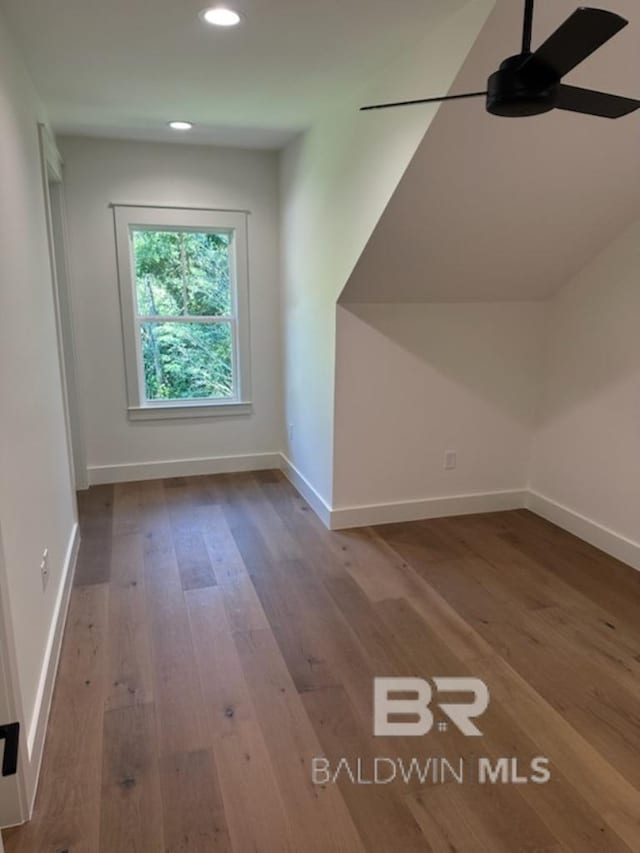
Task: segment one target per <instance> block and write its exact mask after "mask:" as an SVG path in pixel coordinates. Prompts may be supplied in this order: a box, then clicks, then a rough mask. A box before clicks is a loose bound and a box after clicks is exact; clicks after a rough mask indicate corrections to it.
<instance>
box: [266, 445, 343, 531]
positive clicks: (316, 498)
mask: <svg viewBox="0 0 640 853" xmlns="http://www.w3.org/2000/svg"><path fill="white" fill-rule="evenodd" d="M277 467H278V468H280V470H281V471H282V473H283V474H284V475H285V477H286V478H287V480H289V482H290V483H291V484H292V486H293V487H294V488H295V489H297V490H298V491H299V492H300V494H301V495H302V497H303V498H304V499H305V500H306V502H307V503H308V504H309V506H310V507H311V509H312V510H313V511H314V512H315V514H316V515H317V516H318V517H319V519H320V520H321V521H322V522H323V524H324V525H325V526H326V527H328V528H329V529H331V507H330V506H329V504H328V503H327V502H326V501H325V499H324V498H323V497H322V495H321V494H319V492H317V491H316V490H315V489H314V487H313V486H312V485H311V483H310V482H309V481H308V480H307V478H306V477H305V476H304V474H301V473H300V471H299V470H298V469H297V468H296V466H295V465H294V464H293V462H291V460H290V459H288V458H287V457H286V456H285V455H284V453H281V454H280V464H279V465H278V466H277Z"/></svg>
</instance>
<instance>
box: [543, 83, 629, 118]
mask: <svg viewBox="0 0 640 853" xmlns="http://www.w3.org/2000/svg"><path fill="white" fill-rule="evenodd" d="M556 107H557V108H558V109H559V110H569V112H574V113H586V114H587V115H592V116H601V117H602V118H622V116H626V115H629V113H632V112H633V111H634V110H637V109H640V101H636V100H634V99H633V98H623V97H621V96H620V95H609V94H607V93H606V92H594V91H593V90H592V89H579V88H577V87H576V86H560V87H559V89H558V103H557V104H556Z"/></svg>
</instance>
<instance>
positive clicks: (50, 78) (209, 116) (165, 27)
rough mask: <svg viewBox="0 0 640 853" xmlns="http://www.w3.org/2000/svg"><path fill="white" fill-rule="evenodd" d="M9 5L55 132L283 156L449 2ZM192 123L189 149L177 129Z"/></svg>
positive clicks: (96, 0)
mask: <svg viewBox="0 0 640 853" xmlns="http://www.w3.org/2000/svg"><path fill="white" fill-rule="evenodd" d="M208 5H215V2H214V0H210V2H207V0H0V6H1V7H2V9H3V10H4V12H5V14H6V17H7V19H8V22H9V25H10V27H11V29H12V30H13V33H14V35H15V37H16V38H17V40H18V43H19V44H20V46H21V47H22V50H23V53H24V55H25V59H26V62H27V65H28V68H29V70H30V72H31V75H32V77H33V80H34V83H35V85H36V88H37V90H38V92H39V94H40V96H41V98H42V99H43V101H44V103H45V105H46V107H47V109H48V112H49V116H50V119H51V121H52V124H53V126H54V128H55V129H56V130H57V131H59V132H63V133H81V134H94V135H101V136H119V137H124V138H130V139H171V140H174V141H175V140H176V139H179V138H182V139H183V140H185V141H189V142H209V143H216V144H228V145H246V146H250V147H267V148H269V147H272V148H277V147H280V146H281V145H282V144H283V143H284V142H285V141H286V140H287V139H288V138H290V137H291V136H292V135H293V134H295V133H296V132H298V131H300V130H301V129H303V128H305V127H308V126H309V125H310V124H311V122H312V120H313V118H314V116H315V115H316V114H317V113H318V112H319V111H321V110H323V108H324V107H325V106H326V105H327V104H328V102H329V101H331V100H332V99H335V98H336V97H339V96H340V94H341V93H343V92H345V91H346V90H349V89H351V90H353V89H355V88H356V87H360V86H363V85H364V84H365V83H366V81H367V79H368V77H369V76H370V75H372V74H374V73H375V72H376V71H377V70H379V69H380V67H381V66H384V64H385V63H386V62H388V61H389V60H390V59H392V58H393V57H394V56H395V55H396V54H398V53H399V52H401V51H402V50H403V49H405V47H407V46H409V45H411V44H413V43H414V42H416V41H417V40H419V38H420V37H422V36H424V28H425V27H427V26H430V25H431V22H433V23H435V21H436V20H437V19H438V18H439V16H440V15H443V14H445V13H446V9H447V6H448V5H450V4H448V3H447V1H446V0H392V2H389V0H237V3H236V2H233V0H229V5H231V6H232V7H234V8H237V9H238V10H239V11H241V12H243V13H244V14H245V15H246V20H245V21H244V23H243V24H242V25H241V26H239V27H235V28H233V29H222V28H216V27H211V26H207V25H205V24H203V23H201V21H200V20H199V19H198V12H199V11H200V10H201V9H203V8H204V7H206V6H208ZM456 5H460V3H459V2H457V3H456ZM174 118H180V119H188V120H191V121H193V122H195V123H196V124H197V125H198V128H197V130H196V131H195V132H194V133H190V134H185V135H184V136H182V137H178V135H177V134H176V133H175V132H171V131H169V130H167V129H166V127H165V126H164V125H165V122H167V121H168V120H170V119H174Z"/></svg>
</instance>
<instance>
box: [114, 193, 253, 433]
mask: <svg viewBox="0 0 640 853" xmlns="http://www.w3.org/2000/svg"><path fill="white" fill-rule="evenodd" d="M112 207H113V211H114V218H115V232H116V248H117V261H118V283H119V289H120V312H121V317H122V336H123V344H124V360H125V373H126V383H127V404H128V409H127V411H128V416H129V418H130V419H131V420H162V419H167V418H190V417H212V416H216V415H248V414H251V412H252V403H251V385H250V383H251V380H250V358H251V352H250V330H249V263H248V242H247V213H246V212H244V211H225V210H213V209H206V210H205V209H195V208H184V207H147V206H137V207H136V206H133V205H120V204H114V205H112ZM143 229H147V230H158V231H197V232H200V233H202V232H207V231H209V232H215V233H217V234H221V233H226V234H229V235H230V237H231V240H230V253H229V255H230V263H231V288H232V292H231V304H232V311H233V313H232V315H231V316H230V317H224V318H222V317H221V318H219V319H212V318H206V320H205V321H203V320H202V318H198V317H182V316H181V317H180V320H181V321H184V320H187V321H191V322H194V323H197V322H208V323H212V322H225V323H229V324H230V325H231V329H232V336H233V346H232V359H233V387H234V391H235V395H234V397H232V398H225V399H221V400H216V399H213V398H207V399H185V400H147V399H146V392H145V383H144V367H143V360H142V345H141V336H140V323H141V322H144V320H145V319H153V318H145V317H144V316H142V315H139V314H138V307H137V295H136V281H135V262H134V250H133V239H132V234H133V231H135V230H138V231H139V230H143ZM155 319H157V318H155Z"/></svg>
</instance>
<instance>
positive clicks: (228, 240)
mask: <svg viewBox="0 0 640 853" xmlns="http://www.w3.org/2000/svg"><path fill="white" fill-rule="evenodd" d="M114 210H115V225H116V241H117V249H118V273H119V281H120V305H121V310H122V328H123V333H124V351H125V367H126V378H127V394H128V407H129V417H131V418H133V419H140V418H166V417H172V418H175V417H193V416H209V415H216V414H246V413H249V412H250V411H251V404H250V402H249V374H248V371H249V339H248V333H249V317H248V272H247V223H246V214H244V213H230V212H221V211H212V210H186V209H178V208H151V207H128V206H115V207H114Z"/></svg>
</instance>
